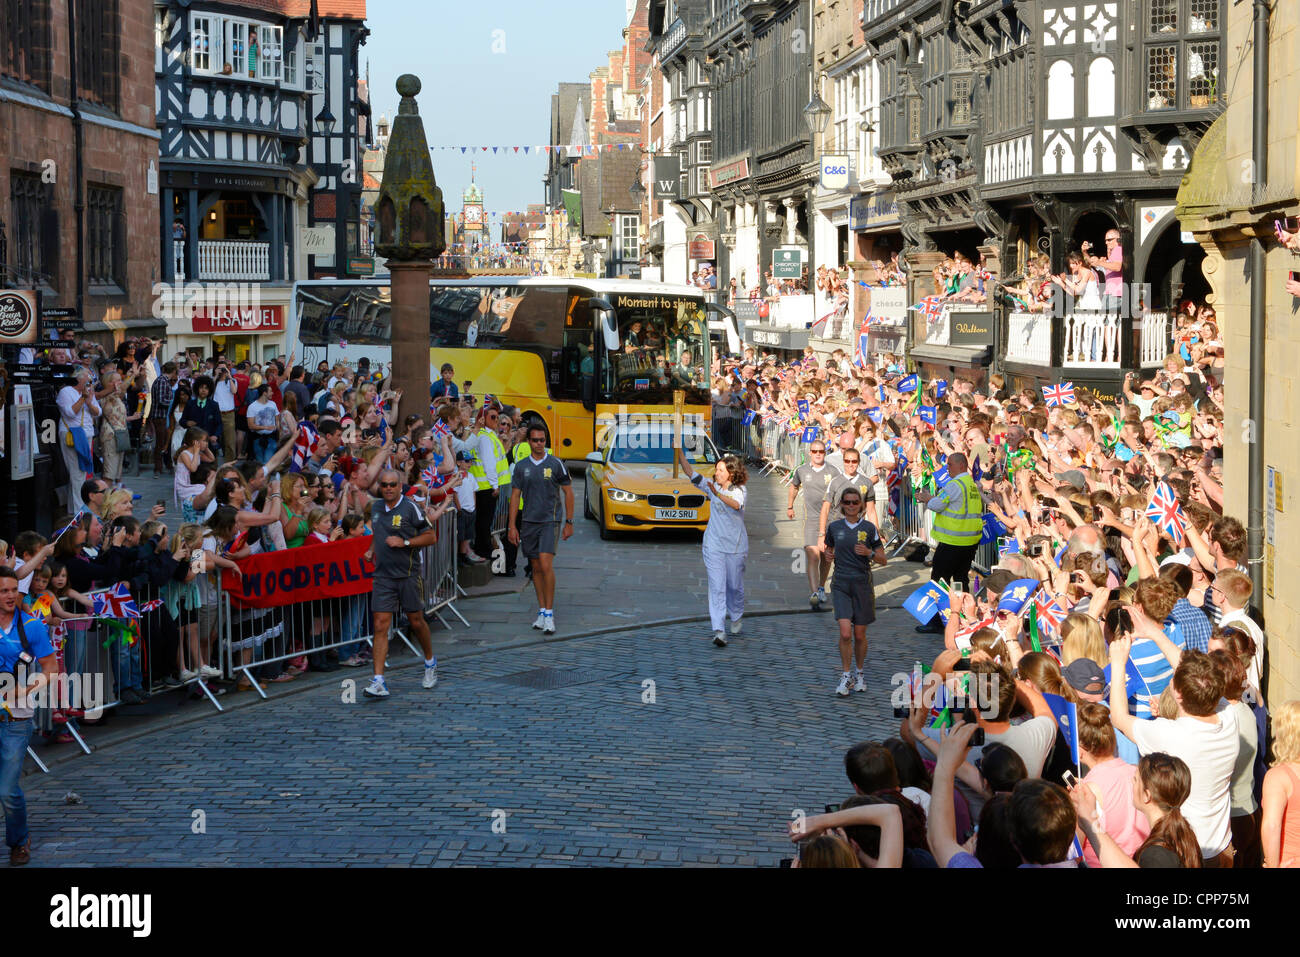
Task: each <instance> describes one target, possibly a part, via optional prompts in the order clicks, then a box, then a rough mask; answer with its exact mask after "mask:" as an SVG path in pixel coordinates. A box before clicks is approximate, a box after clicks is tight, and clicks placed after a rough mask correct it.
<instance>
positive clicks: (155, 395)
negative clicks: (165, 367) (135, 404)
mask: <svg viewBox="0 0 1300 957" xmlns="http://www.w3.org/2000/svg"><path fill="white" fill-rule="evenodd" d="M175 392H176V390H175V389H173V388H172V384H171V382H169V381H168V380H167V377H166V376H165V375H160V376H159V377H158V378H156V379H154V380H153V388H152V389H151V390H150V406H149V418H151V419H166V418H167V410H168V409H170V408H171V404H172V396H173V395H174V394H175Z"/></svg>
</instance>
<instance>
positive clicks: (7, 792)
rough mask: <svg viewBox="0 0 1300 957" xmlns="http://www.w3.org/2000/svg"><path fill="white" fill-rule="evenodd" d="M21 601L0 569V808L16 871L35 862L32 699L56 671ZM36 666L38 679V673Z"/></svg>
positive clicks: (9, 573) (13, 579)
mask: <svg viewBox="0 0 1300 957" xmlns="http://www.w3.org/2000/svg"><path fill="white" fill-rule="evenodd" d="M18 601H19V595H18V576H17V575H16V574H15V573H14V570H13V569H12V568H4V567H0V681H2V682H3V694H4V698H3V706H2V707H0V803H3V804H4V812H5V843H6V844H8V845H9V863H10V864H11V865H15V866H17V865H21V864H26V863H27V862H28V861H30V860H31V859H32V841H31V837H30V835H29V834H28V833H27V800H26V798H24V797H23V789H22V788H21V787H19V781H20V780H21V779H22V774H23V761H24V760H25V759H26V758H27V745H28V744H29V743H30V742H31V740H32V715H33V714H34V713H35V712H34V710H33V708H32V707H31V706H30V705H31V697H32V694H33V693H34V692H36V691H38V690H39V689H41V688H43V687H44V686H45V685H46V684H47V683H48V682H49V675H51V674H53V673H54V671H55V670H56V665H55V662H54V648H53V647H52V646H51V645H50V636H49V633H48V632H47V631H46V629H45V623H44V622H43V621H41V620H40V619H39V618H36V617H33V616H31V615H28V614H26V613H25V612H23V611H22V609H21V608H20V607H19V604H18ZM38 666H39V668H40V671H41V673H40V674H36V673H35V672H36V669H37V667H38Z"/></svg>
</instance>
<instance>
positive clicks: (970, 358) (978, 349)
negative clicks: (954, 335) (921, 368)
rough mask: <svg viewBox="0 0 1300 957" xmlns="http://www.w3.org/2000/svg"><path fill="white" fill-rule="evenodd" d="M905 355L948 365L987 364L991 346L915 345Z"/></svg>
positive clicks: (991, 356) (990, 355)
mask: <svg viewBox="0 0 1300 957" xmlns="http://www.w3.org/2000/svg"><path fill="white" fill-rule="evenodd" d="M907 355H908V358H909V359H915V360H917V361H918V362H937V363H939V364H941V365H950V366H971V367H974V366H988V365H990V364H991V363H992V360H993V347H992V346H927V345H916V346H913V347H912V348H911V350H910V351H909V352H908V354H907Z"/></svg>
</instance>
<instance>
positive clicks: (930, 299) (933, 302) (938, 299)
mask: <svg viewBox="0 0 1300 957" xmlns="http://www.w3.org/2000/svg"><path fill="white" fill-rule="evenodd" d="M912 308H913V309H919V310H920V311H921V312H923V313H925V318H926V319H937V318H939V316H941V315H943V296H926V297H925V298H924V299H922V300H921V301H920V302H918V303H917V304H916V305H915V306H913V307H912Z"/></svg>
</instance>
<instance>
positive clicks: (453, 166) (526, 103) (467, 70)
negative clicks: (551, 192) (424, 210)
mask: <svg viewBox="0 0 1300 957" xmlns="http://www.w3.org/2000/svg"><path fill="white" fill-rule="evenodd" d="M366 15H367V21H366V24H367V26H369V28H370V37H369V38H368V39H367V40H366V44H365V46H363V47H362V48H361V54H360V56H361V66H362V69H363V70H364V69H365V67H366V64H367V62H368V63H369V66H370V89H371V107H372V109H373V111H374V116H375V118H376V119H378V118H379V115H380V114H381V113H386V114H387V115H388V116H389V118H390V119H391V118H392V117H393V116H395V115H396V113H397V104H398V100H399V97H398V96H397V92H396V90H395V89H394V84H395V83H396V82H397V78H398V77H399V76H401V75H402V74H403V73H414V74H416V75H417V76H418V77H420V80H421V81H422V83H423V89H422V92H421V93H420V95H419V97H418V98H417V100H418V102H419V104H420V115H421V117H422V118H423V119H424V129H425V134H426V135H427V136H428V138H429V145H430V147H432V148H433V151H432V152H433V171H434V175H435V177H436V178H437V180H438V186H439V187H440V188H441V189H442V196H443V202H445V203H446V205H447V208H448V210H449V211H459V210H460V204H461V193H462V192H463V191H464V190H465V188H466V187H467V186H468V185H469V181H470V157H469V154H468V153H466V154H462V153H461V152H460V150H455V151H452V150H439V149H437V147H438V146H443V145H445V146H470V145H472V146H488V147H491V146H525V145H527V146H536V145H537V144H539V143H545V142H546V141H547V140H548V139H549V135H548V133H549V125H550V115H551V94H552V93H553V92H554V91H555V88H556V85H557V84H559V83H561V82H586V81H587V78H588V74H589V73H590V72H591V71H592V70H594V69H595V68H596V67H598V66H601V65H603V64H605V63H606V62H607V59H606V55H607V53H608V51H610V50H614V49H618V48H619V47H621V46H622V44H623V38H622V32H621V31H622V29H623V27H624V26H625V24H626V19H627V6H626V2H625V0H569V2H564V0H496V2H486V0H477V2H473V0H471V2H451V0H369V2H368V3H367V5H366ZM473 162H474V163H476V164H477V166H478V172H477V181H478V184H479V186H481V187H482V189H483V191H484V198H485V200H486V206H487V208H488V209H489V210H497V211H505V210H522V209H525V208H526V207H527V205H528V204H529V203H540V202H542V199H543V196H542V175H543V173H544V172H545V169H546V164H545V162H544V160H543V159H542V158H540V157H538V156H537V155H536V153H535V152H530V155H528V156H527V157H525V156H524V154H523V151H522V150H520V151H519V153H518V154H516V153H514V152H513V151H506V150H503V151H501V153H500V154H498V155H496V156H494V155H493V154H492V151H491V150H490V149H489V150H488V152H486V153H484V152H482V151H481V150H480V151H479V152H478V153H477V155H476V156H475V157H474V160H473ZM493 238H494V239H496V238H499V231H498V230H496V229H494V230H493Z"/></svg>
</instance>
